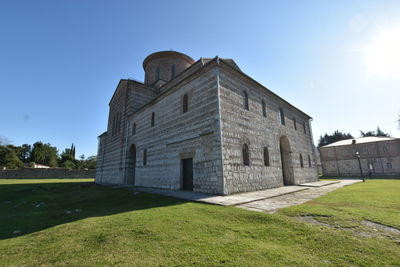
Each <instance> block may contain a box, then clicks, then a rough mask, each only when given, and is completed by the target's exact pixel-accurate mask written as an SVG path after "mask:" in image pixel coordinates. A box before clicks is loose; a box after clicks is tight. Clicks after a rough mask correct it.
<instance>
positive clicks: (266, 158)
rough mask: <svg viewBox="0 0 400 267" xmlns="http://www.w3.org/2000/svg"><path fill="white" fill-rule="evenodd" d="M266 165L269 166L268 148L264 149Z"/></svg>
mask: <svg viewBox="0 0 400 267" xmlns="http://www.w3.org/2000/svg"><path fill="white" fill-rule="evenodd" d="M264 165H265V166H269V151H268V147H264Z"/></svg>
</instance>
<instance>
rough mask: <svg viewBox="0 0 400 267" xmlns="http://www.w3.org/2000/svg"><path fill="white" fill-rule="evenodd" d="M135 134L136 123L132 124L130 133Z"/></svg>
mask: <svg viewBox="0 0 400 267" xmlns="http://www.w3.org/2000/svg"><path fill="white" fill-rule="evenodd" d="M135 134H136V123H134V124H133V125H132V135H135Z"/></svg>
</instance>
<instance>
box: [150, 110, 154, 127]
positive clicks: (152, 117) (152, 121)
mask: <svg viewBox="0 0 400 267" xmlns="http://www.w3.org/2000/svg"><path fill="white" fill-rule="evenodd" d="M154 124H155V114H154V112H153V113H151V127H153V126H154Z"/></svg>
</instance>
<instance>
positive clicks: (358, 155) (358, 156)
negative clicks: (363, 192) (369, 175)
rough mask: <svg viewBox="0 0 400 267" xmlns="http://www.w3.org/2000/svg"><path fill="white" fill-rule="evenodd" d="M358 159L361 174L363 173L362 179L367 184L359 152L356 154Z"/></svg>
mask: <svg viewBox="0 0 400 267" xmlns="http://www.w3.org/2000/svg"><path fill="white" fill-rule="evenodd" d="M356 157H357V160H358V167H359V168H360V172H361V178H362V180H363V182H365V179H364V173H363V171H362V168H361V161H360V153H359V152H358V151H357V152H356Z"/></svg>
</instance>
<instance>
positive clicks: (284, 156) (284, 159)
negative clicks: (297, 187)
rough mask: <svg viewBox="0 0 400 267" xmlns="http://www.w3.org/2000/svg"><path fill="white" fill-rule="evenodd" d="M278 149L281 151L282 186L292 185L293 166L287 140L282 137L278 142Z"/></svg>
mask: <svg viewBox="0 0 400 267" xmlns="http://www.w3.org/2000/svg"><path fill="white" fill-rule="evenodd" d="M279 148H280V151H281V163H282V175H283V184H284V185H294V184H295V183H294V176H293V164H292V156H291V153H292V152H291V149H290V143H289V139H288V138H287V137H286V136H282V137H281V138H280V140H279Z"/></svg>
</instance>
